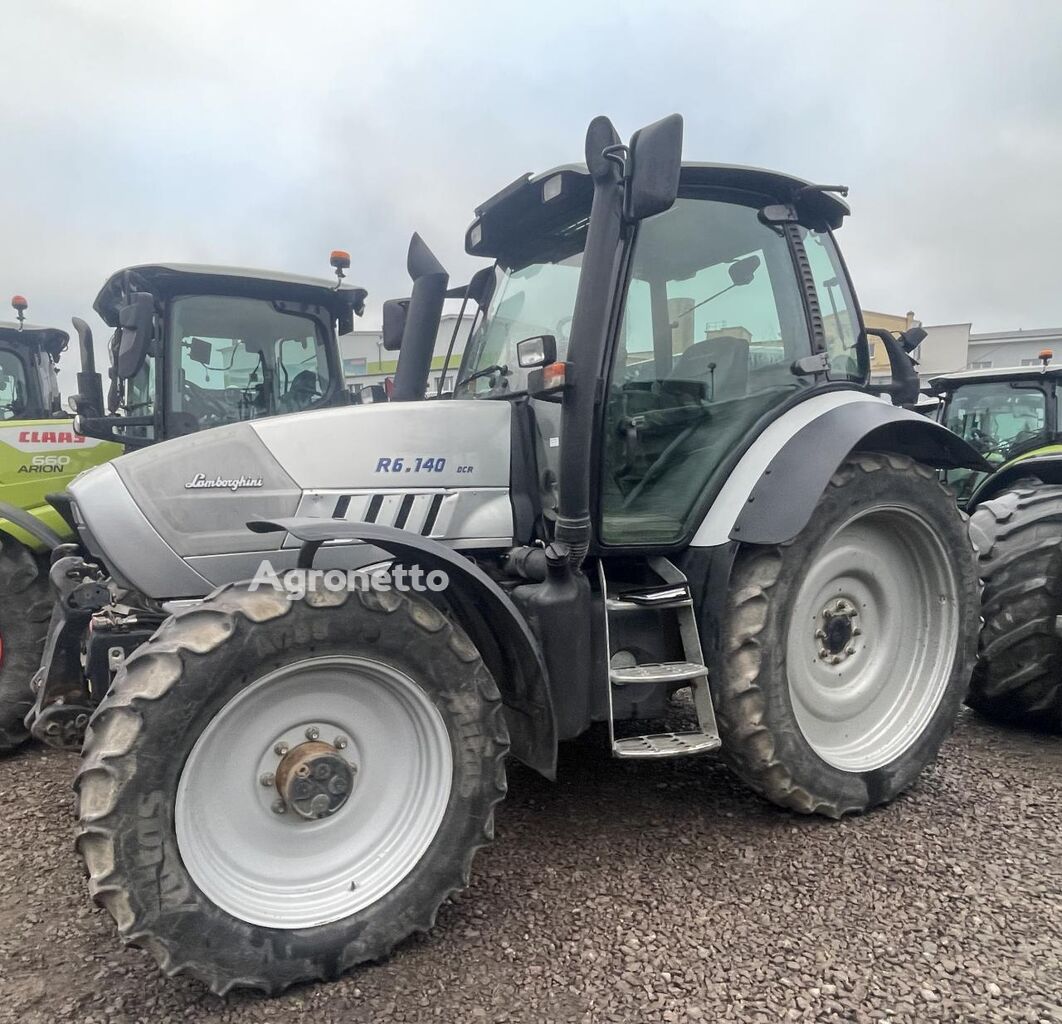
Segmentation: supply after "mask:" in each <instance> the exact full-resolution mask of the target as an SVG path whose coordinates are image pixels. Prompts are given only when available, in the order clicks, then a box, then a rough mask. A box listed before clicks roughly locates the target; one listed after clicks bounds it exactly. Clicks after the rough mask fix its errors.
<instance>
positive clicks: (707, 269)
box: [454, 162, 909, 547]
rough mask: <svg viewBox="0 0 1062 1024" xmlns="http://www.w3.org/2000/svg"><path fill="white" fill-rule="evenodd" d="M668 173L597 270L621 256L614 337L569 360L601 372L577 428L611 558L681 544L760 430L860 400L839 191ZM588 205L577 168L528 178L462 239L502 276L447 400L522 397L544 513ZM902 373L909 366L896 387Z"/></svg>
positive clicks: (553, 470) (865, 371)
mask: <svg viewBox="0 0 1062 1024" xmlns="http://www.w3.org/2000/svg"><path fill="white" fill-rule="evenodd" d="M676 170H677V173H678V195H677V198H676V199H675V201H674V203H673V204H672V205H671V206H670V207H669V208H668V209H667V210H664V211H661V212H659V213H658V214H656V215H654V216H651V217H649V218H645V219H642V220H640V221H638V222H637V223H632V224H629V225H626V226H625V227H624V229H623V231H622V232H621V237H620V238H619V239H617V240H616V242H615V247H614V249H612V250H611V251H610V252H609V253H608V257H607V258H608V265H607V266H606V268H605V271H606V273H608V272H611V270H612V261H613V258H614V257H615V258H617V259H619V260H620V262H621V265H622V269H621V271H620V274H619V279H618V281H616V282H611V281H607V282H606V283H605V284H603V285H601V286H599V287H600V291H601V296H600V298H601V301H603V302H606V303H609V302H610V303H611V312H608V313H606V315H607V316H609V317H610V323H609V327H608V339H607V340H606V339H605V338H603V337H602V338H599V339H594V340H593V341H590V339H587V338H585V337H584V339H583V342H582V347H583V352H582V353H581V355H580V356H578V357H576V358H578V361H579V362H580V363H585V362H586V360H587V359H588V358H590V359H591V360H593V363H592V365H591V366H589V367H586V368H585V369H582V368H581V372H583V373H587V374H590V375H592V376H594V377H600V378H601V383H602V386H603V388H604V392H603V395H604V401H603V402H602V403H601V405H600V408H599V409H595V410H593V412H592V413H591V414H590V415H591V417H592V418H594V419H596V418H599V421H598V422H597V423H593V422H588V423H586V424H585V425H584V426H581V427H580V429H584V430H586V437H585V444H586V445H589V444H590V441H591V435H592V434H596V435H597V436H598V437H599V438H600V442H599V443H600V462H599V464H598V465H595V466H594V467H593V470H592V472H593V475H594V476H595V477H596V478H597V481H596V486H594V487H593V488H592V490H593V491H596V504H597V514H598V523H597V525H596V527H595V531H594V532H595V534H596V535H597V539H598V540H599V542H600V543H601V544H602V545H603V546H614V547H627V546H632V545H675V544H680V543H682V542H683V541H686V542H688V541H689V540H690V538H691V537H692V535H693V533H694V532H695V530H696V527H697V525H698V524H699V523H700V522H701V521H702V520H703V518H704V515H705V513H706V511H707V508H708V506H709V505H710V503H711V500H712V498H713V497H714V495H715V494H716V493H717V492H718V489H719V486H720V483H721V481H722V480H723V479H725V477H726V475H727V474H728V473H729V471H730V469H731V468H732V467H733V465H734V462H735V459H736V458H737V457H738V456H740V454H741V453H742V451H743V449H744V447H745V446H746V445H747V444H748V443H749V441H750V440H751V439H752V438H753V437H754V436H755V429H754V428H756V427H757V425H758V424H764V423H766V422H769V421H770V420H771V419H773V418H775V417H777V416H779V415H781V414H782V413H783V412H785V411H786V410H787V409H791V408H794V407H796V406H797V405H799V404H800V403H801V402H803V401H804V400H805V399H806V398H807V397H808V396H809V395H810V394H811V393H812V392H816V391H820V390H829V389H852V388H858V389H865V388H866V386H867V382H868V377H869V347H868V343H867V338H866V332H865V331H864V329H863V324H862V317H861V314H860V310H859V306H858V303H857V300H856V297H855V293H854V291H853V289H852V286H851V283H850V281H849V277H848V273H847V271H846V269H845V265H844V262H843V260H842V258H841V255H840V252H839V251H838V248H837V246H836V244H835V242H834V238H833V231H834V230H835V229H837V228H838V227H840V225H841V223H842V221H843V219H844V217H845V216H846V215H847V213H848V207H847V205H846V204H845V202H844V201H843V200H842V199H841V198H839V196H838V195H837V194H836V192H837V191H838V190H837V189H833V188H822V187H819V186H815V185H812V184H810V183H809V182H807V181H804V180H802V179H799V178H795V177H791V176H789V175H783V174H779V173H776V172H772V171H765V170H760V169H755V168H747V167H735V166H728V165H721V164H711V163H692V162H687V163H683V164H682V166H681V168H680V169H676ZM593 197H594V181H593V178H592V176H591V174H590V172H589V171H588V170H587V168H586V167H585V166H582V165H569V166H565V167H559V168H556V169H554V170H551V171H548V172H546V173H545V174H540V175H537V176H531V175H528V176H526V177H524V178H522V179H520V180H518V181H517V182H514V183H513V184H512V185H510V186H508V187H507V188H506V189H504V190H503V191H502V192H500V193H499V194H498V195H496V196H495V197H493V198H492V199H490V200H488V201H487V202H486V203H484V204H483V205H482V206H481V207H479V209H478V210H477V211H476V212H477V218H476V220H475V222H474V223H473V224H472V226H471V227H470V229H469V230H468V233H467V236H466V248H467V251H468V252H469V253H471V254H472V255H476V256H488V257H492V258H493V259H494V260H495V261H496V263H495V278H494V282H493V287H492V288H490V289H488V290H487V295H486V299H485V303H484V306H485V308H484V315H483V317H482V318H481V320H480V321H479V323H478V325H477V326H476V327H475V329H474V331H473V335H472V338H471V341H470V343H469V345H468V346H467V348H466V350H465V354H464V360H463V362H462V366H461V369H460V372H459V374H458V377H457V383H456V387H455V392H454V397H455V398H456V399H462V398H480V399H482V398H486V399H505V398H514V397H516V398H520V397H523V396H530V399H531V401H532V405H533V406H534V407H535V409H534V411H535V416H534V420H535V422H536V424H537V425H538V428H539V431H538V438H537V440H538V454H539V459H540V460H541V461H544V462H545V463H546V465H547V466H548V467H549V470H550V472H549V473H548V474H547V477H546V478H547V479H548V481H549V482H550V483H549V486H550V487H551V488H552V489H553V491H554V494H553V500H552V502H549V504H551V505H552V507H553V508H554V509H556V507H557V501H558V500H559V489H560V485H561V477H562V475H563V468H562V465H561V462H562V459H563V455H562V453H563V451H564V450H565V447H566V445H567V439H566V438H563V439H562V437H561V435H562V429H561V422H562V419H563V415H562V407H561V404H560V402H561V398H562V394H564V393H565V392H566V391H567V392H568V393H569V397H568V398H567V399H565V401H567V402H569V403H571V402H572V398H573V396H572V395H571V394H570V392H571V386H572V384H573V381H572V379H571V377H572V374H571V372H570V369H569V372H568V373H567V375H566V373H565V364H566V361H567V360H570V359H571V358H572V353H571V349H570V337H571V335H572V332H573V328H574V326H575V321H576V309H577V305H579V304H580V295H581V292H580V287H581V279H585V278H586V275H587V270H586V267H585V254H586V251H587V244H588V234H589V225H590V214H591V207H592V202H593ZM795 262H798V263H799V266H800V267H801V270H802V273H801V274H799V275H798V274H796V273H794V263H795ZM616 288H618V289H619V291H620V297H619V298H615V297H613V296H611V295H610V294H609V293H610V292H612V290H613V289H616ZM581 304H582V305H584V306H585V301H583V302H582V303H581ZM588 342H589V343H590V344H591V345H592V346H593V349H594V350H593V351H592V352H591V353H589V354H588V353H587V352H586V348H587V346H588ZM906 373H909V360H907V359H906V358H904V357H902V356H901V358H900V366H899V370H898V371H897V370H895V369H894V377H895V378H897V379H899V378H902V377H903V376H904V374H906ZM590 404H592V400H591V402H590ZM582 447H583V442H577V443H576V445H575V449H576V450H577V451H578V450H579V449H580V448H582ZM587 469H588V470H589V469H590V467H589V466H588V467H587ZM572 472H576V470H574V469H573V470H572Z"/></svg>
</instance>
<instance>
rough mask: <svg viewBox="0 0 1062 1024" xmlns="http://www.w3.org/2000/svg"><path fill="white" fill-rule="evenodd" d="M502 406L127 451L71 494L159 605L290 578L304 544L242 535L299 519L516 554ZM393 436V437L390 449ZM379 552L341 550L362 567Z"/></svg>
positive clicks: (110, 562)
mask: <svg viewBox="0 0 1062 1024" xmlns="http://www.w3.org/2000/svg"><path fill="white" fill-rule="evenodd" d="M510 417H511V409H510V406H509V404H508V403H507V402H484V401H461V402H452V401H441V402H423V403H404V404H396V405H384V404H381V405H370V406H348V407H345V408H339V409H327V410H322V411H317V412H308V413H299V414H293V415H288V416H278V417H275V418H271V419H265V420H258V421H253V422H247V423H235V424H231V425H229V426H225V427H217V428H214V429H212V430H209V431H206V432H204V433H202V434H192V435H189V436H187V437H181V438H175V439H173V440H171V441H166V442H163V443H161V444H157V445H153V446H150V447H148V448H144V449H141V450H139V451H135V452H130V453H128V454H126V455H123V456H121V457H119V458H118V459H115V460H114V461H113V462H111V463H108V464H107V465H105V466H101V467H99V468H98V469H93V470H89V471H88V472H86V473H83V474H82V475H81V476H79V477H78V478H77V479H76V480H75V481H74V482H73V483H72V484H71V486H70V492H71V494H72V495H73V498H74V502H75V506H76V510H77V511H76V514H77V516H78V518H79V522H80V524H81V529H82V535H83V538H84V539H85V541H86V543H87V544H88V545H89V547H90V549H92V550H93V553H94V554H96V555H98V556H99V557H101V558H102V559H103V560H104V562H105V564H106V565H107V567H108V569H109V570H110V571H111V572H112V573H113V574H114V575H115V577H116V578H117V579H119V580H120V581H122V582H125V583H127V584H128V585H131V586H133V587H135V588H136V589H137V590H139V591H140V592H141V593H143V594H144V595H146V596H148V597H152V598H155V599H157V600H174V599H180V598H190V597H200V596H203V595H205V594H207V593H209V592H210V590H212V589H213V588H214V587H216V586H219V585H220V584H223V583H227V582H231V581H233V580H238V579H246V578H249V577H251V576H253V575H254V573H255V571H256V570H257V568H258V566H259V564H260V563H261V561H262V560H263V558H266V557H268V558H269V560H270V562H271V564H272V565H273V566H274V568H276V569H277V570H282V569H285V568H292V567H294V565H295V559H296V557H297V554H298V551H297V549H298V543H297V542H295V541H293V540H292V539H290V538H288V537H287V535H285V534H255V533H252V532H251V531H250V530H248V529H247V527H246V523H247V522H248V521H249V520H253V519H275V518H283V517H288V516H294V515H300V516H302V515H308V516H320V517H321V518H328V519H331V518H337V519H347V520H358V521H363V522H375V523H380V524H382V525H390V526H401V527H402V528H404V529H409V530H412V531H414V532H417V533H420V534H422V535H424V536H430V537H433V538H434V539H436V540H439V541H442V542H444V543H447V544H450V545H452V546H454V547H459V548H493V547H497V548H506V547H508V546H510V545H511V544H512V542H513V513H512V504H511V501H510V497H509V472H510V467H509V462H510V433H511V426H510ZM392 438H393V439H394V440H393V441H392ZM382 557H384V556H383V553H382V552H380V551H379V550H378V549H376V548H372V547H366V546H362V545H358V546H352V547H347V548H345V549H336V550H334V551H332V552H330V554H329V564H330V565H335V566H340V567H350V568H353V567H357V566H361V565H365V564H368V563H371V562H377V561H380V560H381V558H382Z"/></svg>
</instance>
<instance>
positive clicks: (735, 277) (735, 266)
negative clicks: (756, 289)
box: [729, 256, 760, 288]
mask: <svg viewBox="0 0 1062 1024" xmlns="http://www.w3.org/2000/svg"><path fill="white" fill-rule="evenodd" d="M759 269H760V258H759V256H746V257H745V258H744V259H740V260H735V261H734V262H733V263H731V264H730V270H729V273H730V280H731V281H733V283H734V286H735V287H737V288H741V287H744V286H745V285H747V284H752V280H753V278H754V277H755V276H756V271H757V270H759Z"/></svg>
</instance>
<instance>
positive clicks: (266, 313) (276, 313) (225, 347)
mask: <svg viewBox="0 0 1062 1024" xmlns="http://www.w3.org/2000/svg"><path fill="white" fill-rule="evenodd" d="M169 346H170V348H169V351H170V352H171V353H173V359H174V364H175V365H176V366H177V367H178V370H177V373H176V374H175V375H174V379H173V380H172V381H171V383H170V399H171V402H172V404H173V409H174V411H175V412H178V413H184V414H186V415H191V416H193V417H195V420H196V422H197V423H198V425H199V427H201V428H202V427H214V426H218V425H220V424H222V423H233V422H236V421H237V420H247V419H255V418H256V417H259V416H273V415H276V414H277V413H285V412H300V411H302V410H304V409H310V408H313V407H314V406H316V405H319V404H320V403H321V400H322V398H323V396H324V395H325V394H327V393H328V392H329V390H330V385H331V383H332V381H331V369H330V367H329V361H328V338H327V335H326V334H325V331H324V329H323V327H322V326H321V324H320V323H319V322H318V321H317V320H315V319H314V318H313V317H311V316H307V315H302V314H300V315H294V314H291V313H287V312H282V311H280V310H278V309H276V307H275V306H274V304H273V303H272V302H271V301H268V300H265V299H247V298H234V297H232V296H223V295H222V296H219V295H198V296H188V297H186V298H181V299H177V300H176V301H175V302H174V303H173V305H172V307H171V313H170V318H169ZM175 350H176V351H175Z"/></svg>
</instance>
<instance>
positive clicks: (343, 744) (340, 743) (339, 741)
mask: <svg viewBox="0 0 1062 1024" xmlns="http://www.w3.org/2000/svg"><path fill="white" fill-rule="evenodd" d="M347 742H348V741H347V738H346V736H337V737H336V738H335V740H333V741H332V746H333V747H335V748H336V750H346V749H347Z"/></svg>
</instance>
